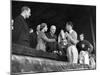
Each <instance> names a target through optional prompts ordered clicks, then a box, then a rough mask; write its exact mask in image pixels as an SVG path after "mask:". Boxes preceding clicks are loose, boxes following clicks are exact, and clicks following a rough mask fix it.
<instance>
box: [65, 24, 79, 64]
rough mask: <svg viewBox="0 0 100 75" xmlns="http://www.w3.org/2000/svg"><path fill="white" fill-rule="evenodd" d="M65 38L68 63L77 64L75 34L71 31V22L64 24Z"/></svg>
mask: <svg viewBox="0 0 100 75" xmlns="http://www.w3.org/2000/svg"><path fill="white" fill-rule="evenodd" d="M66 30H67V32H66V33H65V36H66V38H67V43H68V44H67V46H68V47H67V56H68V60H69V62H70V63H77V62H78V51H77V48H76V43H77V33H76V32H75V31H74V30H73V24H72V22H67V24H66Z"/></svg>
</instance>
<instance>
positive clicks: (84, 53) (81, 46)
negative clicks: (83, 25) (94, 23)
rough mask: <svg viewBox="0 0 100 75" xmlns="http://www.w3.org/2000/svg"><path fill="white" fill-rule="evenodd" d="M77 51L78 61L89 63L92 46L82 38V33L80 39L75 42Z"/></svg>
mask: <svg viewBox="0 0 100 75" xmlns="http://www.w3.org/2000/svg"><path fill="white" fill-rule="evenodd" d="M77 49H78V52H79V63H80V64H88V65H89V53H90V52H92V50H93V46H92V45H91V43H90V42H88V41H87V40H84V34H81V35H80V41H79V42H78V43H77Z"/></svg>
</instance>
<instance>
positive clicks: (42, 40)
mask: <svg viewBox="0 0 100 75" xmlns="http://www.w3.org/2000/svg"><path fill="white" fill-rule="evenodd" d="M47 29H48V28H47V25H46V23H42V24H41V25H40V31H39V32H38V37H37V42H38V44H37V47H36V49H37V50H42V51H46V45H45V44H46V42H55V41H56V40H55V39H48V38H47V36H46V35H45V32H46V31H47Z"/></svg>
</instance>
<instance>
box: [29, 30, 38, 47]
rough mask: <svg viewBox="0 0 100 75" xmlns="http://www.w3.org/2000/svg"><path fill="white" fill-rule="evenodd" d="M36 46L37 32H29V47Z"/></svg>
mask: <svg viewBox="0 0 100 75" xmlns="http://www.w3.org/2000/svg"><path fill="white" fill-rule="evenodd" d="M36 46H37V33H36V32H33V33H31V34H30V47H32V48H36Z"/></svg>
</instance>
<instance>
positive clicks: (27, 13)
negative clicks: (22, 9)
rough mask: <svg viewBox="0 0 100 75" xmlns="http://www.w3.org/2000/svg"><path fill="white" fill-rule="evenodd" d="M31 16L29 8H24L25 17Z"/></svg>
mask: <svg viewBox="0 0 100 75" xmlns="http://www.w3.org/2000/svg"><path fill="white" fill-rule="evenodd" d="M30 16H31V10H30V9H28V10H26V18H29V17H30Z"/></svg>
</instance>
